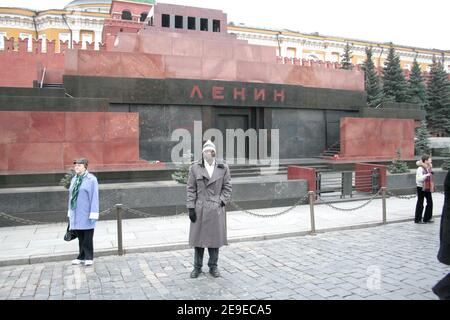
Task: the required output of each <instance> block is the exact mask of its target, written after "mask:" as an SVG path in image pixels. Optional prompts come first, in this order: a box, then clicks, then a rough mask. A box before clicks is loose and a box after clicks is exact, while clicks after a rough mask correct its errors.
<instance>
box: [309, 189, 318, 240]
mask: <svg viewBox="0 0 450 320" xmlns="http://www.w3.org/2000/svg"><path fill="white" fill-rule="evenodd" d="M308 195H309V213H310V221H311V235H315V234H316V222H315V219H314V201H315V199H316V194H315V192H314V191H309V192H308Z"/></svg>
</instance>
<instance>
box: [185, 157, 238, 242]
mask: <svg viewBox="0 0 450 320" xmlns="http://www.w3.org/2000/svg"><path fill="white" fill-rule="evenodd" d="M186 190H187V199H186V200H187V201H186V206H187V208H188V209H189V208H195V213H196V216H197V220H196V221H195V223H192V222H191V225H190V230H189V245H190V246H191V247H200V248H220V247H222V246H224V245H227V244H228V240H227V230H226V226H225V207H222V206H221V205H220V203H221V201H222V202H223V203H225V204H227V203H228V202H230V200H231V176H230V169H229V168H228V165H226V164H225V163H223V162H221V161H218V160H216V166H215V168H214V172H213V175H212V177H211V179H210V178H209V175H208V172H207V171H206V168H205V166H204V165H203V161H201V162H199V163H194V164H193V165H192V166H191V167H190V169H189V177H188V182H187V187H186Z"/></svg>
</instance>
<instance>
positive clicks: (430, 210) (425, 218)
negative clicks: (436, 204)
mask: <svg viewBox="0 0 450 320" xmlns="http://www.w3.org/2000/svg"><path fill="white" fill-rule="evenodd" d="M424 198H426V199H427V206H426V208H425V215H424V216H423V221H424V222H427V221H430V220H431V216H432V215H433V199H432V198H431V192H429V191H423V189H422V188H421V187H417V204H416V216H415V218H414V221H415V222H420V221H422V211H423V199H424Z"/></svg>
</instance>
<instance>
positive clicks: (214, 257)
mask: <svg viewBox="0 0 450 320" xmlns="http://www.w3.org/2000/svg"><path fill="white" fill-rule="evenodd" d="M204 252H205V248H198V247H195V254H194V268H196V269H201V268H202V266H203V253H204ZM208 253H209V260H208V267H209V268H216V267H217V261H218V260H219V248H208Z"/></svg>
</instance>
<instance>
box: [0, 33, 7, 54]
mask: <svg viewBox="0 0 450 320" xmlns="http://www.w3.org/2000/svg"><path fill="white" fill-rule="evenodd" d="M4 37H5V38H6V37H7V35H6V32H4V31H0V50H5V38H4Z"/></svg>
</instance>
